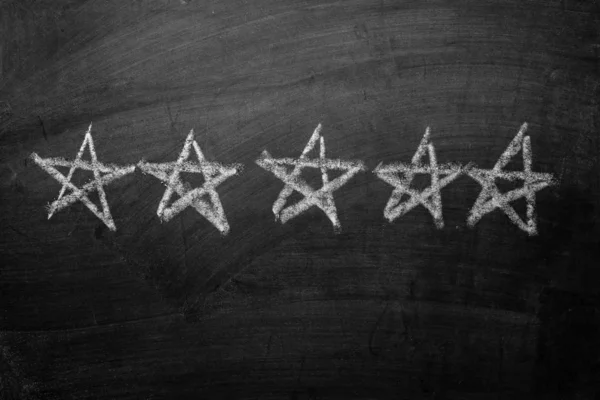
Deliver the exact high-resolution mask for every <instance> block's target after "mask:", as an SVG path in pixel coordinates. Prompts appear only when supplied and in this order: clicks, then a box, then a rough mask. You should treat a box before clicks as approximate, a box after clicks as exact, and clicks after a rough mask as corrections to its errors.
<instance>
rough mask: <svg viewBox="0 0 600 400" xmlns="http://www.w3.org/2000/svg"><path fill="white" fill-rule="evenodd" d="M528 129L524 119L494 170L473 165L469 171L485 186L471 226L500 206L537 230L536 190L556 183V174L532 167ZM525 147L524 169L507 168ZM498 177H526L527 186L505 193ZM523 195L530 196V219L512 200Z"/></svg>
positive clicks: (514, 219)
mask: <svg viewBox="0 0 600 400" xmlns="http://www.w3.org/2000/svg"><path fill="white" fill-rule="evenodd" d="M526 130H527V123H524V124H523V125H522V126H521V129H520V130H519V133H517V135H516V136H515V137H514V139H513V140H512V141H511V142H510V144H509V145H508V146H507V147H506V150H504V153H502V155H500V158H499V159H498V161H497V162H496V165H494V168H492V169H491V170H489V169H479V168H472V169H470V170H469V171H468V172H467V174H468V175H469V176H470V177H472V178H473V179H475V180H476V181H477V182H479V184H480V185H481V187H482V190H481V193H480V194H479V197H478V198H477V200H476V202H475V204H474V205H473V208H472V209H471V212H470V214H469V218H468V220H467V224H468V225H469V226H470V227H473V226H475V224H477V222H479V220H480V219H481V218H482V217H483V216H484V215H485V214H488V213H490V212H492V211H493V210H495V209H496V208H498V209H500V210H502V211H504V213H505V214H506V215H507V216H508V218H510V220H511V221H512V222H513V223H514V224H516V225H517V226H518V227H519V228H521V229H522V230H524V231H525V232H527V233H528V234H529V235H532V236H533V235H536V234H537V224H536V218H535V192H537V191H538V190H541V189H543V188H545V187H548V186H550V185H553V184H554V178H553V176H552V174H548V173H541V172H532V171H531V139H530V137H529V136H524V134H525V131H526ZM521 147H522V148H523V171H503V168H504V167H505V166H506V165H507V164H508V162H509V161H510V159H511V158H512V157H514V156H515V155H516V154H517V153H518V152H519V151H520V150H521ZM497 178H502V179H506V180H510V181H514V180H523V187H522V188H519V189H515V190H511V191H509V192H507V193H504V194H502V193H500V191H499V190H498V187H497V186H496V183H495V180H496V179H497ZM521 197H525V199H526V200H527V219H528V220H527V223H525V222H523V220H521V218H520V217H519V215H518V214H517V212H516V211H515V209H514V208H513V207H512V206H511V205H510V204H509V203H510V202H511V201H515V200H517V199H519V198H521Z"/></svg>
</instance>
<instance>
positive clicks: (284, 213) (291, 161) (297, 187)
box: [256, 124, 365, 231]
mask: <svg viewBox="0 0 600 400" xmlns="http://www.w3.org/2000/svg"><path fill="white" fill-rule="evenodd" d="M321 129H322V126H321V124H319V125H318V126H317V127H316V129H315V130H314V132H313V134H312V136H311V137H310V139H309V141H308V143H307V144H306V147H305V148H304V150H303V151H302V154H301V155H300V157H299V158H279V159H275V158H273V157H271V155H270V154H269V152H267V151H266V150H264V151H263V152H262V154H261V157H260V158H259V159H258V160H256V164H258V165H259V166H260V167H262V168H264V169H265V170H267V171H269V172H271V173H273V174H274V175H275V176H276V177H277V178H279V179H281V180H282V181H283V182H284V183H285V187H284V188H283V190H282V191H281V192H280V193H279V197H278V198H277V200H276V201H275V203H274V204H273V214H274V215H275V220H280V221H281V223H282V224H284V223H286V222H287V221H289V220H290V219H292V218H294V217H296V216H298V215H300V214H301V213H303V212H304V211H306V210H308V209H309V208H310V207H312V206H315V207H318V208H320V209H321V210H322V211H323V212H324V213H325V214H326V215H327V217H328V218H329V220H330V221H331V223H332V224H333V227H334V229H335V230H336V231H339V230H340V229H341V224H340V221H339V218H338V215H337V208H336V206H335V201H334V198H333V192H334V191H336V190H337V189H339V188H340V187H342V186H343V185H344V184H345V183H346V182H348V181H349V180H350V179H351V178H352V177H353V176H354V175H356V174H357V173H358V172H360V171H364V170H365V165H364V163H363V162H362V161H343V160H339V159H327V158H326V157H325V139H324V138H323V137H322V136H321ZM317 141H319V146H320V151H319V158H316V159H309V158H307V155H308V153H309V152H310V151H311V150H313V149H314V147H315V145H316V144H317ZM286 165H288V166H293V167H294V169H293V171H292V172H291V173H289V174H288V172H287V171H286V168H285V166H286ZM307 167H310V168H319V169H320V170H321V180H322V182H323V186H322V187H321V188H320V189H318V190H315V189H313V188H312V187H311V186H310V185H309V184H308V183H307V182H306V181H305V180H303V179H302V178H301V177H300V174H301V173H302V169H303V168H307ZM327 170H341V171H344V170H345V171H346V172H345V173H344V174H342V175H340V176H339V177H337V178H335V179H334V180H331V181H330V180H329V175H328V173H327ZM294 191H297V192H299V193H301V194H302V195H304V199H302V200H300V201H299V202H298V203H296V204H294V205H291V206H289V207H287V208H284V206H285V204H286V202H287V199H288V197H289V196H290V195H291V194H292V193H293V192H294Z"/></svg>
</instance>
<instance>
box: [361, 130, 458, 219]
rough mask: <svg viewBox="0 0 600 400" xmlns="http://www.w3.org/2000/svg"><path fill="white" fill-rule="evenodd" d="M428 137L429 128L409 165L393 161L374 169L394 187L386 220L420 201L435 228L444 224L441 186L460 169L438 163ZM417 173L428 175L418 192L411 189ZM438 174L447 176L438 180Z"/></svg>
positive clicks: (385, 211)
mask: <svg viewBox="0 0 600 400" xmlns="http://www.w3.org/2000/svg"><path fill="white" fill-rule="evenodd" d="M429 136H430V130H429V127H428V128H427V129H426V130H425V134H424V135H423V138H422V139H421V143H420V144H419V147H418V148H417V151H416V152H415V154H414V156H413V158H412V162H411V163H410V164H404V163H395V164H390V165H386V166H383V165H382V164H381V163H380V164H379V165H378V166H377V168H375V170H374V171H373V172H374V173H375V174H376V175H377V176H378V177H379V178H380V179H382V180H384V181H385V182H387V183H389V184H390V185H392V186H394V191H393V192H392V195H391V196H390V199H389V200H388V203H387V205H386V206H385V210H384V212H383V215H384V217H385V218H386V219H387V220H388V221H389V222H392V221H394V220H395V219H396V218H398V217H401V216H402V215H404V214H406V213H407V212H409V211H410V210H412V209H413V208H415V207H417V206H418V205H419V204H420V205H422V206H423V207H425V208H426V209H427V210H428V211H429V213H430V214H431V216H432V217H433V220H434V222H435V226H436V227H437V228H438V229H441V228H443V227H444V218H443V216H442V195H441V189H442V188H443V187H444V186H446V185H448V184H449V183H450V182H452V181H453V180H455V179H456V178H457V177H458V176H459V175H460V174H461V173H462V171H463V169H462V167H460V166H458V165H453V164H445V165H438V163H437V157H436V155H435V148H434V146H433V144H431V143H430V142H429ZM426 151H428V153H429V166H427V165H424V164H423V163H422V160H423V157H425V152H426ZM399 173H401V174H403V175H404V178H400V177H399V175H398V174H399ZM416 174H429V175H431V184H430V185H429V187H428V188H426V189H425V190H423V191H421V192H419V191H417V190H414V189H411V188H410V184H411V182H412V180H413V179H414V177H415V175H416ZM440 175H446V176H445V177H443V178H442V179H440ZM404 195H408V196H409V198H408V199H407V200H405V201H401V200H402V197H403V196H404Z"/></svg>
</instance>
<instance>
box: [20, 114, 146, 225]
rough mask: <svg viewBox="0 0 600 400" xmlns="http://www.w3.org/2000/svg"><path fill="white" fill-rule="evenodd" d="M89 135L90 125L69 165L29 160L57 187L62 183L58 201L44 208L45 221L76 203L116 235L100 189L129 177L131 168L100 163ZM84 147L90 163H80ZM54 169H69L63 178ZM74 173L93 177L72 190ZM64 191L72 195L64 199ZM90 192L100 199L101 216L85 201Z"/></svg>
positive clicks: (34, 157)
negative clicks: (46, 218)
mask: <svg viewBox="0 0 600 400" xmlns="http://www.w3.org/2000/svg"><path fill="white" fill-rule="evenodd" d="M91 131H92V124H91V123H90V126H89V127H88V130H87V132H86V134H85V137H84V140H83V143H82V144H81V147H80V148H79V151H78V153H77V156H76V157H75V160H73V161H68V160H65V159H63V158H45V159H44V158H41V157H40V156H39V155H37V154H36V153H32V154H31V158H32V160H33V161H34V162H35V163H36V164H38V165H39V166H40V167H41V168H42V169H43V170H45V171H46V172H47V173H48V174H50V176H52V177H53V178H54V179H56V180H57V181H58V182H59V183H62V187H61V190H60V193H59V195H58V198H57V199H56V200H55V201H54V202H52V203H51V204H50V205H49V207H48V219H50V218H52V216H53V215H54V213H56V212H57V211H60V210H62V209H64V208H66V207H68V206H69V205H71V204H73V203H75V202H76V201H78V200H79V201H81V202H82V203H83V204H84V205H85V206H86V207H87V208H88V209H89V210H90V211H91V212H92V213H93V214H94V215H95V216H96V217H98V219H100V220H101V221H102V222H104V224H105V225H106V226H107V227H108V228H109V229H110V230H112V231H116V230H117V227H116V226H115V223H114V221H113V218H112V215H111V213H110V208H109V206H108V201H107V200H106V193H105V191H104V186H105V185H107V184H109V183H111V182H112V181H114V180H117V179H120V178H122V177H123V176H125V175H127V174H130V173H132V172H133V171H134V170H135V166H134V165H130V166H123V167H119V166H116V165H114V164H102V163H100V162H99V161H98V157H97V155H96V149H95V147H94V140H93V138H92V133H91ZM86 147H88V148H89V151H90V158H91V162H88V161H85V160H82V159H81V157H82V156H83V153H84V151H85V149H86ZM55 167H70V169H69V173H68V175H67V176H66V177H65V176H64V175H63V174H62V173H60V171H58V170H57V169H56V168H55ZM77 169H81V170H85V171H92V172H93V174H94V180H93V181H91V182H88V183H86V184H85V185H83V186H82V187H81V188H78V187H76V186H75V185H74V184H73V183H71V179H72V178H73V174H74V173H75V170H77ZM100 173H105V174H106V175H104V176H101V175H100ZM67 188H69V189H71V190H72V193H70V194H68V195H66V196H64V194H65V191H66V190H67ZM94 190H97V191H98V195H99V196H98V197H99V198H100V204H101V206H102V212H100V210H99V209H98V207H96V205H95V204H94V203H92V202H91V201H90V199H89V197H88V196H87V195H88V194H89V193H90V192H92V191H94Z"/></svg>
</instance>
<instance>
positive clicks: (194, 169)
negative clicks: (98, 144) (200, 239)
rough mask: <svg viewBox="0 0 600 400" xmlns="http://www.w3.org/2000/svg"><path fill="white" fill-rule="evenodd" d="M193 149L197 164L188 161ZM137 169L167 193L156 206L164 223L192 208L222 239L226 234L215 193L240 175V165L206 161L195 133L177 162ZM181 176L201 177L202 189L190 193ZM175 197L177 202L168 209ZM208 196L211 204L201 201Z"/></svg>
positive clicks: (188, 140) (190, 189)
mask: <svg viewBox="0 0 600 400" xmlns="http://www.w3.org/2000/svg"><path fill="white" fill-rule="evenodd" d="M191 147H193V148H194V151H195V153H196V156H197V157H198V162H197V163H192V162H189V161H188V158H189V156H190V149H191ZM138 167H139V168H140V169H141V170H142V171H143V172H145V173H149V174H151V175H154V176H155V177H156V178H158V179H160V180H161V181H162V182H163V183H164V184H165V185H166V186H167V189H166V190H165V193H164V195H163V197H162V200H161V201H160V204H159V205H158V210H157V212H156V214H157V215H158V217H159V218H160V219H161V220H162V221H163V222H168V221H170V220H171V219H172V218H173V217H174V216H176V215H177V214H179V213H180V212H181V211H183V210H184V209H185V208H187V207H193V208H194V209H195V210H196V211H198V213H200V215H202V216H203V217H204V218H206V219H207V220H208V221H209V222H211V223H212V224H213V225H214V226H215V227H216V228H217V229H218V230H219V231H220V232H221V233H222V234H223V235H226V234H227V233H228V232H229V223H228V222H227V218H226V217H225V211H224V210H223V205H222V204H221V200H220V198H219V195H218V193H217V191H216V188H217V186H219V185H220V184H221V183H223V182H224V181H225V180H227V179H228V178H230V177H232V176H234V175H236V174H237V173H238V172H240V171H241V169H242V165H241V164H233V165H224V164H221V163H217V162H210V161H206V159H205V158H204V154H203V153H202V150H201V149H200V146H199V145H198V143H197V142H196V141H195V140H194V130H193V129H192V130H191V131H190V133H189V134H188V136H187V138H186V140H185V144H184V145H183V149H182V150H181V153H180V154H179V158H178V159H177V161H175V162H166V163H157V164H155V163H147V162H144V161H140V162H139V163H138ZM181 172H190V173H199V174H202V175H203V176H204V184H203V185H202V187H199V188H195V189H192V188H191V187H190V185H189V184H188V183H182V182H181V178H180V174H181ZM174 193H177V194H178V195H179V196H180V198H179V199H178V200H177V201H175V202H173V204H172V205H171V206H170V207H168V206H167V204H168V203H169V201H170V200H171V197H172V196H173V194H174ZM203 196H208V197H209V198H210V202H209V201H207V200H205V199H203V198H202V197H203Z"/></svg>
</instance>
